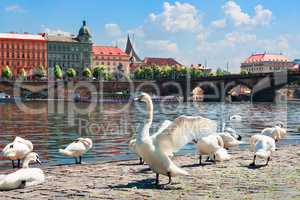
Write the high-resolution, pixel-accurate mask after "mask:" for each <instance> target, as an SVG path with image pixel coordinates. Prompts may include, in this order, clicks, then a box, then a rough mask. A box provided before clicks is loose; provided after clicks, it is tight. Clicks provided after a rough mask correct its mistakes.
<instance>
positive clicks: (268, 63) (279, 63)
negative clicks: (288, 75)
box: [241, 53, 294, 74]
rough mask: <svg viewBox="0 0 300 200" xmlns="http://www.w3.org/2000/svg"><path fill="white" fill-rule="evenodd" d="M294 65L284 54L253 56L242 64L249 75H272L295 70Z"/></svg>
mask: <svg viewBox="0 0 300 200" xmlns="http://www.w3.org/2000/svg"><path fill="white" fill-rule="evenodd" d="M293 66H294V63H293V62H292V61H291V60H290V59H289V58H288V57H286V56H284V55H282V54H268V53H263V54H253V55H251V56H250V57H249V58H247V59H246V60H245V61H244V62H243V63H242V64H241V70H244V71H247V72H249V73H252V74H254V73H270V72H280V71H287V70H293Z"/></svg>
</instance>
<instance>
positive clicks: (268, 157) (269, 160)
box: [266, 157, 270, 166]
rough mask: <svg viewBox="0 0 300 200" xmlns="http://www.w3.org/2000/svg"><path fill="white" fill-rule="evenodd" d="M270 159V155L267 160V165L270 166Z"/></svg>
mask: <svg viewBox="0 0 300 200" xmlns="http://www.w3.org/2000/svg"><path fill="white" fill-rule="evenodd" d="M269 161H270V157H268V160H267V163H266V166H268V164H269Z"/></svg>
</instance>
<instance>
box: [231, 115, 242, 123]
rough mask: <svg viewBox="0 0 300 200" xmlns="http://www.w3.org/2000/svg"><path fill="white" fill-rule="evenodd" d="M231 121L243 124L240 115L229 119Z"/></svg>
mask: <svg viewBox="0 0 300 200" xmlns="http://www.w3.org/2000/svg"><path fill="white" fill-rule="evenodd" d="M229 120H230V121H232V122H241V121H242V117H241V116H240V115H232V116H230V117H229Z"/></svg>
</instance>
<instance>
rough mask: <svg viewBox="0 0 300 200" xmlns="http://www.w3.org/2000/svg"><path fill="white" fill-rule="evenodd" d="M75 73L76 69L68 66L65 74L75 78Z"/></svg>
mask: <svg viewBox="0 0 300 200" xmlns="http://www.w3.org/2000/svg"><path fill="white" fill-rule="evenodd" d="M76 75H77V73H76V70H75V69H73V68H69V69H68V71H67V76H68V77H69V78H75V77H76Z"/></svg>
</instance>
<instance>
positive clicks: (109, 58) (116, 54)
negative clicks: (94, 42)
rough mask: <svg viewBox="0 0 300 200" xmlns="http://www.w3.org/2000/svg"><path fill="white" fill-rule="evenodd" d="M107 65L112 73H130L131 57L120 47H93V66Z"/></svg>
mask: <svg viewBox="0 0 300 200" xmlns="http://www.w3.org/2000/svg"><path fill="white" fill-rule="evenodd" d="M98 65H105V66H107V68H108V70H109V71H110V72H111V73H114V72H116V71H117V70H119V71H123V72H124V73H125V74H128V73H129V55H128V54H126V53H125V52H124V51H122V50H121V49H120V48H118V47H112V46H93V66H98Z"/></svg>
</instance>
